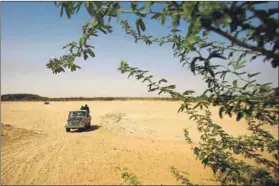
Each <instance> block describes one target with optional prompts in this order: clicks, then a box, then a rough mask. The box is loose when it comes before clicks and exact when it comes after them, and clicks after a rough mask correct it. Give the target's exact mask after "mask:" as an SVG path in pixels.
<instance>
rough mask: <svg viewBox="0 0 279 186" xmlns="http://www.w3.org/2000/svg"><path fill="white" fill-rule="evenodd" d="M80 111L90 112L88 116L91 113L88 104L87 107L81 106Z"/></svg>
mask: <svg viewBox="0 0 279 186" xmlns="http://www.w3.org/2000/svg"><path fill="white" fill-rule="evenodd" d="M80 110H86V111H87V112H88V115H89V113H90V109H89V107H88V106H87V104H85V106H81V108H80Z"/></svg>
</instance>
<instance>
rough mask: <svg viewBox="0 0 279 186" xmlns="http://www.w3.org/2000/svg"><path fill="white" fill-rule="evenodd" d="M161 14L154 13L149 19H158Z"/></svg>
mask: <svg viewBox="0 0 279 186" xmlns="http://www.w3.org/2000/svg"><path fill="white" fill-rule="evenodd" d="M161 15H162V14H161V13H155V14H154V15H153V16H152V17H151V19H158V18H159V17H161Z"/></svg>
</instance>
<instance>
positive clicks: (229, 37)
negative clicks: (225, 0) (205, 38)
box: [208, 26, 276, 58]
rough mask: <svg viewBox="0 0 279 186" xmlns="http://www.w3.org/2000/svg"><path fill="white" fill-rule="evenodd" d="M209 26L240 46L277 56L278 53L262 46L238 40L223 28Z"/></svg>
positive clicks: (270, 56) (268, 55)
mask: <svg viewBox="0 0 279 186" xmlns="http://www.w3.org/2000/svg"><path fill="white" fill-rule="evenodd" d="M208 28H209V30H211V31H213V32H215V33H217V34H219V35H221V36H223V37H225V38H226V39H228V40H230V41H231V42H232V43H235V44H237V45H238V46H240V47H243V48H247V49H249V50H254V51H257V52H260V53H262V54H263V55H265V56H267V57H268V58H275V57H276V55H275V54H273V52H271V51H268V50H266V49H264V48H261V47H257V46H253V45H249V44H247V43H244V42H242V41H240V40H238V39H237V38H235V37H233V36H231V35H230V34H228V33H226V32H224V31H222V30H220V29H218V28H215V27H212V26H209V27H208Z"/></svg>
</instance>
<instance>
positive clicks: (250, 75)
mask: <svg viewBox="0 0 279 186" xmlns="http://www.w3.org/2000/svg"><path fill="white" fill-rule="evenodd" d="M259 74H260V72H257V73H255V74H248V77H249V78H251V77H254V76H257V75H259Z"/></svg>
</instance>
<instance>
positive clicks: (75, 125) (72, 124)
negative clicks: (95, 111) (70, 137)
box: [65, 110, 91, 132]
mask: <svg viewBox="0 0 279 186" xmlns="http://www.w3.org/2000/svg"><path fill="white" fill-rule="evenodd" d="M90 125H91V116H90V115H89V114H88V112H87V111H86V110H78V111H70V112H69V116H68V120H67V124H66V125H65V128H66V132H70V131H71V129H88V128H90Z"/></svg>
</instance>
